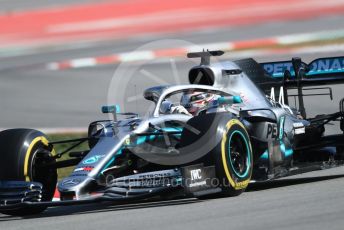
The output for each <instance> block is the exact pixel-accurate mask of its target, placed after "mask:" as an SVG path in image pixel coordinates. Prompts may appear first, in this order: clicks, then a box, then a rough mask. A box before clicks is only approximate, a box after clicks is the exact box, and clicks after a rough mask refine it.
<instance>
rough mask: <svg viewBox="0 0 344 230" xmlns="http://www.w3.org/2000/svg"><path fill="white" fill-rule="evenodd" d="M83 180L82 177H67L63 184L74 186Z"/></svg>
mask: <svg viewBox="0 0 344 230" xmlns="http://www.w3.org/2000/svg"><path fill="white" fill-rule="evenodd" d="M80 182H81V179H78V178H73V179H65V180H64V181H62V186H74V185H77V184H79V183H80Z"/></svg>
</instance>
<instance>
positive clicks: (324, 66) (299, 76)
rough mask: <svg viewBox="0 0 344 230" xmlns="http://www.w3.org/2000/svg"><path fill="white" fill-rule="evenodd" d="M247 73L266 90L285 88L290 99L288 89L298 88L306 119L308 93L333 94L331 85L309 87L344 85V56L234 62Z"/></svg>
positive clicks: (300, 106) (283, 91) (250, 59)
mask: <svg viewBox="0 0 344 230" xmlns="http://www.w3.org/2000/svg"><path fill="white" fill-rule="evenodd" d="M234 62H235V63H236V64H237V65H238V66H239V67H240V68H241V69H242V70H243V72H245V73H246V74H247V76H248V77H249V78H250V79H251V80H252V81H253V82H254V83H255V84H256V85H258V86H260V87H261V89H262V90H263V91H264V92H265V93H269V92H271V91H272V90H273V88H274V87H276V88H278V87H280V89H283V90H282V94H283V97H284V98H285V100H286V104H289V102H288V91H287V90H286V89H297V94H296V95H290V96H294V97H297V98H298V102H299V112H300V113H301V115H302V116H303V117H304V118H306V110H305V106H304V100H303V97H304V96H315V95H330V97H331V98H332V90H331V88H329V87H323V88H319V87H316V88H307V89H303V87H307V86H320V85H332V84H344V56H342V57H327V58H319V59H315V60H314V61H312V62H310V63H309V64H306V63H305V62H302V60H301V59H300V58H293V59H292V60H291V61H280V62H266V63H257V62H256V61H255V60H253V59H252V58H249V59H243V60H238V61H234ZM319 89H328V90H329V93H328V94H319V93H318V94H315V93H313V94H304V93H303V90H319Z"/></svg>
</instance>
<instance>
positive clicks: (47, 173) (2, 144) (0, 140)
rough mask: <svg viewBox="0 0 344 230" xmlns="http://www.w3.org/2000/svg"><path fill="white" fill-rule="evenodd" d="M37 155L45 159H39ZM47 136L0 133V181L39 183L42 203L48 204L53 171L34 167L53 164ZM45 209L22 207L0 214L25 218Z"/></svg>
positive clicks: (54, 179)
mask: <svg viewBox="0 0 344 230" xmlns="http://www.w3.org/2000/svg"><path fill="white" fill-rule="evenodd" d="M38 152H40V153H42V152H45V153H44V156H38V154H37V153H38ZM53 153H54V151H53V150H51V151H49V147H48V140H47V137H46V136H45V135H44V134H43V133H41V132H39V131H36V130H32V129H10V130H5V131H3V132H0V158H1V161H0V180H10V181H27V182H31V181H34V182H40V183H42V184H43V191H42V192H43V193H42V201H51V200H52V198H53V196H54V192H55V187H56V183H57V170H56V169H55V168H38V167H36V166H37V164H41V163H46V162H52V161H55V159H54V158H51V156H52V155H53ZM45 209H46V208H45V207H34V208H31V207H25V208H18V209H15V210H9V211H1V213H3V214H7V215H14V216H26V215H33V214H38V213H41V212H43V211H44V210H45Z"/></svg>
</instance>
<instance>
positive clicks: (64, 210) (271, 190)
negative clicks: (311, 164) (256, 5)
mask: <svg viewBox="0 0 344 230" xmlns="http://www.w3.org/2000/svg"><path fill="white" fill-rule="evenodd" d="M343 188H344V171H343V167H340V168H336V169H331V170H327V171H326V170H324V171H317V172H312V173H307V174H303V175H299V176H295V177H291V178H285V179H281V180H278V181H274V182H269V183H259V184H250V186H249V188H248V190H247V191H246V192H245V193H243V194H241V195H240V196H238V197H230V198H218V199H209V200H197V199H188V200H173V201H164V202H148V203H143V204H127V205H87V206H74V207H59V208H51V209H49V210H48V211H46V212H45V213H43V214H41V215H39V216H30V217H27V218H25V219H21V218H18V217H9V216H5V215H0V228H1V229H6V230H17V229H18V230H19V229H27V230H30V229H32V230H36V229H48V228H52V229H56V230H59V229H61V230H62V229H99V228H101V229H152V230H155V229H156V230H158V229H159V230H160V229H162V228H163V229H245V230H246V229H252V230H263V229H295V230H296V229H304V230H307V229H312V230H318V229H319V230H320V229H331V230H335V229H338V230H341V229H343V225H344V219H343V211H344V200H343Z"/></svg>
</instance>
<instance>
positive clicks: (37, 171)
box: [30, 146, 54, 201]
mask: <svg viewBox="0 0 344 230" xmlns="http://www.w3.org/2000/svg"><path fill="white" fill-rule="evenodd" d="M44 150H45V149H44V148H43V147H42V146H38V147H37V149H36V151H35V152H34V153H33V156H32V161H31V165H30V167H31V178H32V180H33V181H36V182H40V183H42V184H43V191H42V192H43V193H42V201H48V200H50V196H51V193H52V192H54V191H50V189H49V186H50V183H51V181H50V180H51V179H52V178H51V176H52V174H51V173H53V172H52V171H51V170H49V169H42V168H39V167H37V165H38V164H41V163H43V162H44V161H45V160H44V159H43V158H41V157H38V153H39V152H43V151H44Z"/></svg>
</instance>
